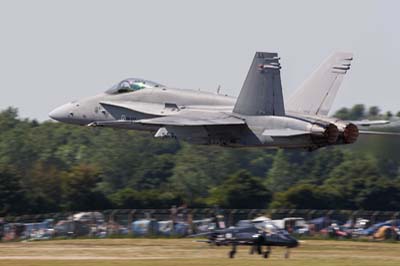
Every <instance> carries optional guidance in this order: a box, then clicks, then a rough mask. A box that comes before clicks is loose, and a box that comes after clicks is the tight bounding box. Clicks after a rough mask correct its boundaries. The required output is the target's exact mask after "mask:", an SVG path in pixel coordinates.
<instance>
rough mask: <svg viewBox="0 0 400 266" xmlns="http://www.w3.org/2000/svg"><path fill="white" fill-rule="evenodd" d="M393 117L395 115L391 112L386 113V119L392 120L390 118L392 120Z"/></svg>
mask: <svg viewBox="0 0 400 266" xmlns="http://www.w3.org/2000/svg"><path fill="white" fill-rule="evenodd" d="M392 117H393V113H392V112H390V111H387V112H386V118H387V119H390V118H392Z"/></svg>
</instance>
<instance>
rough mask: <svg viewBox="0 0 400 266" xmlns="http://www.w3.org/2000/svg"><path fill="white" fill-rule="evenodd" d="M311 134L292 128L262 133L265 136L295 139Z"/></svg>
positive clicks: (267, 130) (269, 130) (268, 130)
mask: <svg viewBox="0 0 400 266" xmlns="http://www.w3.org/2000/svg"><path fill="white" fill-rule="evenodd" d="M307 134H310V132H308V131H303V130H295V129H290V128H285V129H266V130H264V132H263V133H262V135H263V136H271V137H294V136H302V135H307Z"/></svg>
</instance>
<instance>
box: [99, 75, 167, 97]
mask: <svg viewBox="0 0 400 266" xmlns="http://www.w3.org/2000/svg"><path fill="white" fill-rule="evenodd" d="M157 87H164V85H161V84H159V83H156V82H154V81H150V80H145V79H138V78H129V79H124V80H123V81H121V82H119V83H118V84H115V85H114V86H112V87H111V89H109V90H107V91H106V93H107V94H120V93H126V92H133V91H137V90H141V89H146V88H157Z"/></svg>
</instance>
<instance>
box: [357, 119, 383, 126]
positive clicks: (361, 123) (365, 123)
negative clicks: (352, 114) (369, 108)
mask: <svg viewBox="0 0 400 266" xmlns="http://www.w3.org/2000/svg"><path fill="white" fill-rule="evenodd" d="M351 123H352V124H354V125H356V126H360V127H369V126H383V125H387V124H390V121H388V120H361V121H351Z"/></svg>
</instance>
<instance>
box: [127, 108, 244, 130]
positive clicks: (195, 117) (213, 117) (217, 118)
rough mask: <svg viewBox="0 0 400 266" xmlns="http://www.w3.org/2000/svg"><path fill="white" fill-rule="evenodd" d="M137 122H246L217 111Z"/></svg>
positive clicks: (194, 123)
mask: <svg viewBox="0 0 400 266" xmlns="http://www.w3.org/2000/svg"><path fill="white" fill-rule="evenodd" d="M135 123H138V124H143V125H159V126H225V125H244V124H246V122H245V121H244V120H242V119H239V118H236V117H234V116H231V115H228V114H224V113H215V112H193V111H189V112H182V113H180V114H176V115H170V116H163V117H157V118H150V119H141V120H137V121H135Z"/></svg>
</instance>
